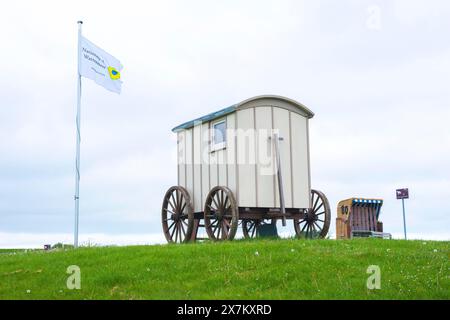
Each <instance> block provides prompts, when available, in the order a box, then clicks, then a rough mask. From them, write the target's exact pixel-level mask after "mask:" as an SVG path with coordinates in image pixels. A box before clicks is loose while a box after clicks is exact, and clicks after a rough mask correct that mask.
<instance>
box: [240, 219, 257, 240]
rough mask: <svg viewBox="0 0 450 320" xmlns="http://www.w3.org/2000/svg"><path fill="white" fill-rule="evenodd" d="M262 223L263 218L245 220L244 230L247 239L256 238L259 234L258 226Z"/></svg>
mask: <svg viewBox="0 0 450 320" xmlns="http://www.w3.org/2000/svg"><path fill="white" fill-rule="evenodd" d="M260 225H261V220H243V221H242V232H243V233H244V238H246V239H251V238H256V236H257V234H258V227H259V226H260Z"/></svg>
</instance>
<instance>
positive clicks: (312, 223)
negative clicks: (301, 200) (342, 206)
mask: <svg viewBox="0 0 450 320" xmlns="http://www.w3.org/2000/svg"><path fill="white" fill-rule="evenodd" d="M311 205H312V207H311V208H309V209H308V210H306V213H305V216H304V218H303V219H294V228H295V233H296V234H297V236H298V237H300V238H309V239H314V238H325V237H326V235H327V234H328V229H329V228H330V220H331V211H330V204H329V203H328V199H327V197H325V195H324V194H323V193H322V192H320V191H317V190H311Z"/></svg>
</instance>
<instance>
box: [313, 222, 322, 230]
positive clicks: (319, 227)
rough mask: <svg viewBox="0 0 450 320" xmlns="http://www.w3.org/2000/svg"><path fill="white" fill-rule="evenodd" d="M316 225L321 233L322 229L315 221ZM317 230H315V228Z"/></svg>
mask: <svg viewBox="0 0 450 320" xmlns="http://www.w3.org/2000/svg"><path fill="white" fill-rule="evenodd" d="M314 224H315V225H316V226H317V228H318V229H319V231H322V228H321V227H320V226H319V225H318V224H317V223H316V222H315V221H314ZM314 229H315V228H314Z"/></svg>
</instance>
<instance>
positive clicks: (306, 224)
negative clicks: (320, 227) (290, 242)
mask: <svg viewBox="0 0 450 320" xmlns="http://www.w3.org/2000/svg"><path fill="white" fill-rule="evenodd" d="M303 221H304V222H306V220H303ZM300 223H301V222H300ZM307 226H308V223H305V225H304V226H303V228H302V231H300V232H303V230H305V228H306V227H307Z"/></svg>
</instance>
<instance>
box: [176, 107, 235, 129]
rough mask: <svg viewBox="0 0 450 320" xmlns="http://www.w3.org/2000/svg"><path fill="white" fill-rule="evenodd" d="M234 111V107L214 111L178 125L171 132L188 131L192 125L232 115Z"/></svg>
mask: <svg viewBox="0 0 450 320" xmlns="http://www.w3.org/2000/svg"><path fill="white" fill-rule="evenodd" d="M235 111H236V105H232V106H230V107H227V108H225V109H222V110H219V111H215V112H213V113H210V114H207V115H206V116H203V117H200V118H197V119H194V120H191V121H188V122H185V123H182V124H180V125H179V126H177V127H175V128H173V129H172V131H173V132H179V131H182V130H185V129H190V128H192V127H193V126H194V125H196V124H197V123H203V122H208V121H211V120H214V119H217V118H220V117H223V116H226V115H227V114H230V113H233V112H235Z"/></svg>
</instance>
